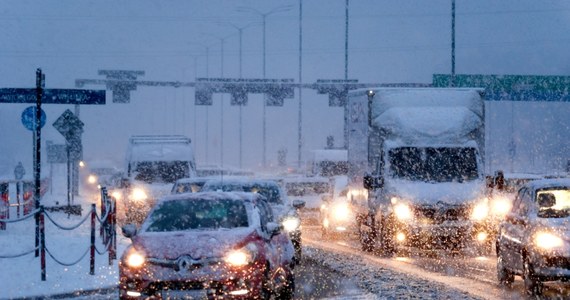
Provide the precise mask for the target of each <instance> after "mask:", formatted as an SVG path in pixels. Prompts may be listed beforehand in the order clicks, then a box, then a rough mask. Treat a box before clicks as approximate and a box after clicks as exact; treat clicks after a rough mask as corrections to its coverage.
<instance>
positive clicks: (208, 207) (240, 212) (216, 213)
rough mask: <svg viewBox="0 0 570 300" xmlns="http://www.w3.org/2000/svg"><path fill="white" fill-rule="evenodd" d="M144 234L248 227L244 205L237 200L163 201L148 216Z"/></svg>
mask: <svg viewBox="0 0 570 300" xmlns="http://www.w3.org/2000/svg"><path fill="white" fill-rule="evenodd" d="M147 222H148V224H149V225H148V227H147V229H146V231H147V232H167V231H187V230H196V229H208V230H210V229H218V228H236V227H248V224H249V222H248V215H247V210H246V207H245V204H244V202H243V201H239V200H230V199H227V200H187V201H166V202H164V203H162V204H160V206H158V207H157V208H156V209H155V210H154V211H153V212H152V214H151V215H150V216H149V217H148V221H147Z"/></svg>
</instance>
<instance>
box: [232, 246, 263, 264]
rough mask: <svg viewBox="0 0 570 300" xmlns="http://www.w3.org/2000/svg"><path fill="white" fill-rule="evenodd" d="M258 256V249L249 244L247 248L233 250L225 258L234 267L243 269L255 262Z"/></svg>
mask: <svg viewBox="0 0 570 300" xmlns="http://www.w3.org/2000/svg"><path fill="white" fill-rule="evenodd" d="M256 254H257V247H256V246H255V245H254V244H248V245H247V246H245V247H243V248H241V249H237V250H231V251H230V252H228V254H226V256H225V257H224V261H225V262H226V263H228V264H230V265H232V266H234V267H242V266H245V265H248V264H250V263H252V262H253V261H254V260H255V257H256Z"/></svg>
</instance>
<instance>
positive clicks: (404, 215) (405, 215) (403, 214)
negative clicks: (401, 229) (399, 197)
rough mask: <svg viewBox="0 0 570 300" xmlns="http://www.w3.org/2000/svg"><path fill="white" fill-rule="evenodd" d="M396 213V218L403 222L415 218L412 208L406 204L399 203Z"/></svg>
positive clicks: (396, 206)
mask: <svg viewBox="0 0 570 300" xmlns="http://www.w3.org/2000/svg"><path fill="white" fill-rule="evenodd" d="M394 213H395V214H396V217H397V218H398V219H399V220H401V221H405V220H409V219H411V218H412V217H413V214H412V208H411V207H410V205H408V204H406V203H398V204H396V205H395V206H394Z"/></svg>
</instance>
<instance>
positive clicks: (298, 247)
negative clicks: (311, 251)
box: [291, 238, 303, 264]
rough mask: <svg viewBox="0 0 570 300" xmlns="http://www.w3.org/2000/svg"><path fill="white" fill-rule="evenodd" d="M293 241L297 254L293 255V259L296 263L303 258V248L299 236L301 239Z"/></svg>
mask: <svg viewBox="0 0 570 300" xmlns="http://www.w3.org/2000/svg"><path fill="white" fill-rule="evenodd" d="M291 242H293V248H294V249H295V256H294V257H293V260H294V261H295V264H299V263H300V262H301V258H303V248H302V247H301V240H300V238H299V240H296V239H295V240H292V241H291Z"/></svg>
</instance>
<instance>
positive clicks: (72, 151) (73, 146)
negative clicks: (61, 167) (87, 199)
mask: <svg viewBox="0 0 570 300" xmlns="http://www.w3.org/2000/svg"><path fill="white" fill-rule="evenodd" d="M83 125H84V124H83V122H82V121H81V120H79V118H78V117H77V116H75V115H74V114H73V113H72V112H71V110H69V109H67V110H66V111H64V112H63V114H61V116H60V117H59V118H57V120H55V122H54V123H53V127H55V129H57V131H59V133H61V135H63V136H64V137H65V140H66V147H67V178H68V180H67V183H68V186H67V197H68V198H67V204H68V206H70V204H71V202H73V200H74V199H73V198H74V197H73V196H74V195H78V194H79V176H78V175H79V164H78V162H79V160H80V159H81V153H82V148H83V147H82V144H81V134H82V133H83ZM70 178H72V179H73V182H72V184H70Z"/></svg>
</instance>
